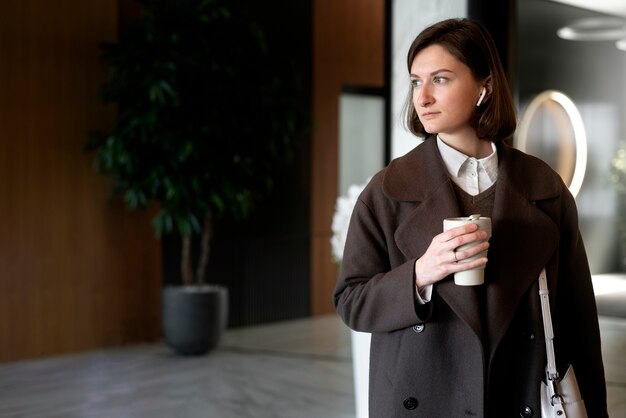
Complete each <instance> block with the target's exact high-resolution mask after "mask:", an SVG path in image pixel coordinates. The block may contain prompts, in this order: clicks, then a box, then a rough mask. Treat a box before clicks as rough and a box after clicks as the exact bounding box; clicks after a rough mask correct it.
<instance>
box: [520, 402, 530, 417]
mask: <svg viewBox="0 0 626 418" xmlns="http://www.w3.org/2000/svg"><path fill="white" fill-rule="evenodd" d="M519 416H520V417H522V418H530V417H532V416H533V410H532V408H531V407H530V406H528V405H526V406H525V407H523V408H522V410H521V411H519Z"/></svg>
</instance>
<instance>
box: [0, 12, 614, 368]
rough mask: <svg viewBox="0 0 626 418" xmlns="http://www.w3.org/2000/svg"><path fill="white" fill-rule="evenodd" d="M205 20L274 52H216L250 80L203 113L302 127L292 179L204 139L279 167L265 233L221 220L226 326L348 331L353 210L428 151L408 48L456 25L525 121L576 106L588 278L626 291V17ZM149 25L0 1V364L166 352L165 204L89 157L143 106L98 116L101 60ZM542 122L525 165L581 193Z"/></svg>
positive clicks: (260, 155)
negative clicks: (483, 31)
mask: <svg viewBox="0 0 626 418" xmlns="http://www.w3.org/2000/svg"><path fill="white" fill-rule="evenodd" d="M147 3H150V2H147ZM153 3H159V1H157V2H153ZM161 3H163V1H161ZM164 3H167V2H164ZM171 3H172V2H170V4H171ZM174 3H176V2H174ZM179 3H180V5H181V7H183V6H184V7H199V6H198V5H199V4H202V3H203V2H202V1H200V0H197V1H194V0H185V1H181V2H179ZM205 3H206V2H205ZM208 3H210V4H213V3H215V4H216V5H221V6H220V7H224V8H225V9H228V10H230V12H229V13H232V15H233V16H235V15H237V16H243V18H245V19H244V20H245V22H247V23H246V24H252V25H253V28H254V31H256V32H255V33H256V34H257V35H258V34H260V35H259V36H261V37H262V40H263V48H262V49H263V51H264V55H263V58H258V59H255V60H251V59H250V49H249V48H248V45H247V44H246V43H245V42H244V41H241V39H239V38H232V39H230V38H220V39H219V42H218V43H219V44H220V45H221V48H225V49H231V50H232V51H234V52H233V53H231V54H230V55H229V58H228V59H229V60H232V61H231V62H230V63H231V64H232V67H233V68H235V70H233V71H235V73H233V74H237V77H236V78H235V80H236V82H233V83H232V84H228V85H229V86H232V93H231V94H228V93H226V94H224V95H222V96H213V95H211V94H204V96H201V97H204V98H205V100H200V102H202V105H201V106H202V108H203V109H204V110H205V111H210V110H211V109H218V108H229V109H233V110H232V112H235V113H236V115H237V117H236V118H233V120H234V121H237V120H239V121H240V122H241V124H242V125H245V124H252V123H254V124H255V125H256V126H260V125H261V124H262V122H260V121H259V120H256V119H254V122H252V119H251V116H250V115H251V114H254V113H255V112H260V111H261V109H264V108H265V107H267V106H270V105H267V104H266V103H270V102H271V103H274V104H276V103H277V102H280V105H277V106H276V107H275V108H274V107H272V108H271V109H272V112H274V113H273V115H274V116H275V118H274V116H271V115H270V116H264V117H263V119H262V120H265V121H272V120H275V121H286V122H281V123H287V124H289V128H290V129H289V130H288V132H286V133H285V132H281V134H280V135H282V136H281V137H280V141H279V143H280V144H282V145H281V146H285V150H284V151H285V153H284V154H280V155H283V156H284V158H283V159H282V160H281V159H280V158H279V159H277V160H276V162H275V161H274V160H271V161H270V160H266V158H267V155H268V154H265V152H266V151H267V150H260V148H259V149H257V148H254V147H253V146H252V145H251V144H254V143H255V141H254V140H258V141H261V143H265V142H267V140H268V138H267V137H266V136H268V135H273V134H271V133H268V132H270V131H267V130H265V131H262V130H260V129H259V130H257V131H256V132H248V133H247V135H248V136H247V137H245V138H246V139H245V140H243V139H242V140H241V142H238V141H240V140H239V139H238V138H239V137H238V136H234V135H233V136H231V135H229V134H228V131H227V130H226V131H221V132H220V133H219V135H213V136H211V135H208V136H206V137H205V138H204V139H203V141H205V142H202V144H203V145H201V147H202V148H201V149H202V150H203V151H202V152H205V153H206V154H198V155H207V160H206V161H207V164H208V165H210V164H212V162H211V158H213V159H215V158H214V154H219V153H218V150H219V152H222V150H223V148H224V147H225V146H226V145H227V148H228V149H229V150H234V151H233V152H236V153H243V154H245V155H246V158H249V160H250V161H262V162H268V164H264V168H263V170H265V171H263V173H262V176H263V179H266V178H267V179H269V180H268V181H269V182H270V183H271V187H270V188H268V192H267V193H266V194H264V196H263V197H262V198H259V199H258V200H254V204H252V206H251V208H252V209H251V210H250V213H249V216H246V217H244V219H241V217H239V218H238V217H235V216H223V217H220V218H218V219H217V220H215V222H214V228H213V237H212V244H211V255H210V258H209V261H208V267H207V269H206V271H207V279H208V281H209V282H210V283H214V284H219V285H221V286H224V287H226V288H227V289H228V301H229V302H228V308H227V311H228V312H227V313H228V315H227V318H228V319H227V326H226V327H227V329H229V330H231V331H237V330H239V329H244V328H246V327H250V326H253V325H263V324H272V323H275V322H279V321H286V320H295V319H313V318H317V317H327V316H328V315H333V313H334V310H333V307H332V304H331V293H332V290H333V288H334V285H335V281H336V277H337V274H338V264H337V262H336V261H335V260H334V259H333V257H332V255H331V244H330V240H331V238H332V235H333V231H332V230H331V224H332V221H333V215H334V213H335V208H336V202H337V197H338V196H341V195H345V194H346V193H347V192H348V188H349V186H350V185H354V184H356V185H358V184H363V183H365V182H366V181H367V179H368V178H369V177H370V176H371V175H372V174H374V173H375V172H376V171H377V170H379V169H380V168H382V167H383V166H384V165H385V164H386V163H387V162H388V161H389V160H390V159H391V158H394V157H396V156H399V155H402V154H403V153H405V152H406V151H408V150H409V149H411V148H412V147H414V146H415V145H417V144H418V142H419V141H418V140H417V139H415V138H412V137H410V135H409V134H408V133H407V132H406V130H404V129H403V128H402V126H401V123H400V120H401V107H402V104H403V103H404V100H405V98H406V91H407V85H408V83H407V76H406V69H405V67H404V66H405V63H404V60H405V56H406V50H407V48H408V45H409V44H410V42H411V41H412V39H413V38H414V37H415V35H416V34H417V33H419V32H420V30H421V29H423V28H424V27H425V26H426V25H428V24H430V23H433V22H435V21H437V20H441V19H443V18H446V17H453V16H471V17H473V18H476V19H478V20H480V21H481V22H482V23H483V24H485V25H486V26H487V27H488V29H489V30H490V31H491V32H492V34H493V35H494V38H495V39H496V41H497V43H498V48H499V50H500V54H501V57H502V60H503V64H504V67H505V70H506V72H507V74H508V76H509V82H510V85H511V87H512V89H513V92H514V96H515V100H516V104H517V106H518V112H519V117H520V119H523V118H524V114H525V111H526V109H527V108H528V106H529V104H530V103H531V102H532V100H533V99H534V98H536V97H537V96H538V95H540V94H541V93H542V92H545V91H551V90H556V91H559V92H561V93H563V94H565V95H566V96H567V97H569V98H570V99H571V101H572V102H573V103H574V104H575V107H576V109H577V111H578V113H579V114H580V117H581V118H582V123H583V126H584V131H585V137H586V151H585V153H586V162H585V163H584V167H582V168H584V170H585V174H584V177H583V180H582V185H581V188H580V192H579V193H578V195H577V203H578V208H579V215H580V225H581V230H582V233H583V237H584V239H585V244H586V247H587V251H588V254H589V261H590V264H591V268H592V272H593V273H594V274H595V275H599V276H602V275H610V276H611V278H613V279H620V280H624V272H625V271H626V232H625V231H626V227H625V225H624V224H626V211H625V210H624V209H625V207H626V187H625V185H624V181H625V179H626V174H625V172H626V161H625V160H626V154H624V153H625V152H626V151H622V152H620V149H622V150H623V149H624V147H626V123H625V122H624V121H625V120H626V3H625V2H624V1H623V0H613V1H611V0H587V1H585V0H569V1H566V0H558V1H557V0H506V1H504V0H503V1H498V2H488V1H486V0H439V1H432V0H421V1H410V0H342V1H332V0H302V1H297V2H291V1H286V0H274V1H271V2H262V3H261V2H254V1H241V2H237V3H238V4H237V7H236V8H235V7H231V5H229V2H211V1H210V0H209V1H208ZM203 7H204V6H203ZM216 7H217V6H216ZM220 10H221V9H220ZM144 15H145V13H144V12H143V11H142V7H141V4H140V3H139V2H137V1H135V0H92V1H89V2H85V1H79V0H62V1H57V2H45V1H39V0H3V1H1V2H0V126H1V127H2V135H1V137H0V190H1V191H2V197H1V198H0V231H1V232H0V363H4V364H9V363H11V362H16V361H24V360H32V359H40V358H48V357H53V356H58V355H62V354H63V355H64V354H71V353H79V352H85V351H89V350H99V349H105V348H113V347H124V346H131V345H134V344H139V343H141V344H144V343H158V342H160V341H162V339H163V332H162V325H161V305H162V303H161V302H162V290H163V288H164V287H165V286H167V285H175V284H179V283H180V282H181V273H180V272H179V271H180V267H179V266H180V264H181V256H180V252H181V241H180V234H176V233H174V234H170V235H163V236H162V237H160V238H157V237H156V236H155V229H154V228H153V223H152V222H153V218H154V216H155V215H157V214H159V213H160V210H161V209H162V208H163V205H162V204H161V203H160V202H159V201H158V200H156V201H155V200H154V199H152V200H151V199H150V198H149V196H148V199H147V201H146V208H145V209H138V210H129V205H128V203H129V201H128V195H126V196H125V195H124V194H122V195H120V194H116V193H113V191H114V186H116V184H115V182H114V180H113V178H114V176H112V175H106V173H99V172H98V171H97V170H96V169H95V168H94V164H95V163H96V159H97V152H96V151H94V150H93V149H86V148H87V147H86V145H87V143H88V137H89V135H90V133H91V132H101V133H104V135H105V138H106V135H108V134H110V133H111V132H112V131H113V130H114V129H115V128H116V126H118V125H117V123H118V122H119V121H120V120H121V115H122V114H123V111H124V109H125V107H124V106H127V107H128V106H129V105H128V103H129V102H128V100H129V99H128V97H126V98H125V99H124V100H122V101H118V102H115V101H113V102H112V103H107V102H104V101H103V100H102V96H101V89H102V86H103V84H104V83H105V82H106V81H107V80H108V77H109V76H110V73H109V70H110V62H107V61H106V60H104V59H103V56H102V52H103V50H102V48H101V45H102V44H104V43H108V44H115V43H116V42H118V41H120V40H122V39H123V37H124V35H125V34H126V33H128V32H129V31H130V30H131V29H132V28H133V27H134V25H135V23H136V22H138V21H140V19H141V18H142V16H144ZM243 18H242V19H243ZM233 22H236V21H235V20H233ZM229 24H230V23H228V22H227V23H226V25H229ZM234 24H235V23H232V25H234ZM236 28H238V27H237V26H234V27H230V29H229V30H231V31H232V30H233V29H236ZM241 30H244V29H243V27H242V28H241ZM246 30H249V27H247V29H246ZM225 33H228V32H225ZM231 33H232V32H231ZM242 42H244V43H242ZM232 51H231V52H232ZM208 54H209V55H210V52H208ZM216 82H217V83H218V84H219V83H220V82H221V81H220V80H219V79H217V81H216ZM231 82H232V80H231ZM272 83H274V84H272ZM259 84H263V85H264V86H266V88H265V90H263V92H262V93H259V91H258V90H255V89H254V88H255V85H259ZM166 90H167V89H166ZM260 94H263V95H264V96H263V97H261V96H260ZM216 97H219V100H216ZM230 100H232V102H230ZM198 103H199V102H196V105H197V106H200V105H199V104H198ZM127 107H126V108H127ZM294 114H295V115H296V116H294ZM533 117H534V119H533V122H532V123H531V129H530V130H529V131H528V132H527V134H526V137H525V138H524V144H525V145H524V146H525V149H526V150H527V151H528V152H530V153H533V154H536V155H538V156H540V157H541V158H543V159H545V160H546V161H548V162H549V163H550V164H552V165H553V166H554V167H555V169H559V170H560V171H559V172H562V173H563V175H564V177H565V178H567V177H568V176H569V178H571V176H572V173H573V171H574V169H575V165H576V161H580V158H578V159H577V156H578V157H580V155H581V152H583V150H582V148H580V146H579V145H578V146H577V143H576V141H575V137H576V135H577V134H578V133H579V132H576V129H577V128H576V126H573V125H572V124H571V123H569V122H570V121H571V117H570V116H569V113H567V109H565V110H564V108H563V107H562V106H561V107H559V106H558V104H557V105H556V107H555V105H554V103H552V104H550V103H546V104H544V105H543V107H540V110H538V111H537V112H536V114H535V115H534V116H533ZM568 118H569V119H568ZM260 120H261V119H260ZM181 123H185V122H181ZM231 124H232V125H231V126H232V127H233V129H235V127H236V125H237V123H236V122H232V121H231ZM274 128H275V127H274ZM252 131H254V130H252ZM255 135H256V136H255ZM242 138H243V137H242ZM251 139H253V140H251ZM269 139H274V138H269ZM246 141H247V142H246ZM516 141H519V139H516ZM270 142H271V141H270ZM218 144H219V145H218ZM225 144H226V145H225ZM272 147H273V146H272ZM199 149H200V148H199ZM272 149H273V148H272ZM250 150H252V151H250ZM141 152H144V153H146V156H148V157H150V158H152V157H151V155H152V154H150V152H151V151H150V149H149V148H145V149H143V150H142V151H141ZM219 155H221V154H219ZM273 155H274V154H273ZM283 163H284V164H283ZM200 165H202V164H200ZM237 167H238V166H237ZM237 167H235V168H233V170H235V171H233V172H235V173H236V172H237V171H236V169H237ZM580 168H581V167H580V166H579V167H578V169H580ZM241 170H243V171H245V170H248V168H246V167H243V166H242V168H241ZM251 170H252V169H251ZM268 173H271V174H268ZM255 176H257V178H258V176H260V175H259V174H258V172H256V171H252V177H255ZM266 183H267V182H266ZM248 189H250V187H248ZM252 192H254V190H252ZM237 196H239V195H237ZM211 199H213V200H211ZM207 201H210V202H213V203H211V204H217V203H219V202H217V203H216V200H215V198H214V197H210V198H209V199H208V200H207ZM207 204H209V203H207ZM217 206H219V204H218V205H217ZM192 224H193V222H192ZM192 226H193V225H192ZM193 237H194V238H193V240H194V242H195V243H197V242H198V241H199V240H200V235H199V234H198V233H194V234H193ZM198 257H199V256H198V255H197V253H194V259H197V258H198ZM0 373H1V372H0Z"/></svg>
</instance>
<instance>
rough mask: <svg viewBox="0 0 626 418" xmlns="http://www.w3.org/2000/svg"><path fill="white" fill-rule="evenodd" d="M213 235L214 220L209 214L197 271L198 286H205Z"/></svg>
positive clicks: (205, 222)
mask: <svg viewBox="0 0 626 418" xmlns="http://www.w3.org/2000/svg"><path fill="white" fill-rule="evenodd" d="M212 235H213V220H212V217H211V212H207V214H206V216H205V217H204V225H203V228H202V241H200V261H198V269H197V270H196V280H197V281H198V284H204V276H205V274H206V268H207V265H208V264H209V253H210V252H211V237H212Z"/></svg>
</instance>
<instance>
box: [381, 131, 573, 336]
mask: <svg viewBox="0 0 626 418" xmlns="http://www.w3.org/2000/svg"><path fill="white" fill-rule="evenodd" d="M498 159H499V167H498V180H497V182H496V192H495V202H494V208H493V213H492V229H493V235H492V238H491V240H490V243H491V246H490V249H489V254H488V257H489V263H488V264H487V270H486V275H487V279H488V280H487V282H486V284H485V286H486V294H487V296H486V300H487V314H488V315H489V317H490V321H488V323H489V324H490V328H489V329H488V330H486V332H487V333H488V334H489V341H491V343H492V345H491V346H492V347H495V346H496V345H497V342H499V341H500V339H501V338H502V336H503V335H504V332H505V331H506V329H507V328H508V326H509V324H510V322H511V321H512V318H513V316H514V314H515V309H516V307H517V306H518V304H519V302H520V300H521V299H522V297H523V296H524V294H525V293H526V292H527V291H528V289H529V288H530V287H531V286H532V285H533V283H534V282H535V281H536V280H537V278H538V275H539V272H540V271H541V269H542V268H543V267H544V266H545V265H546V264H547V262H548V260H549V259H550V257H551V256H552V255H553V253H554V252H555V250H556V247H557V244H558V239H559V236H558V227H557V225H556V223H555V222H554V221H553V220H552V219H550V217H548V216H547V215H546V214H545V213H544V212H543V211H542V210H541V209H539V208H538V207H537V206H536V204H535V203H536V202H537V201H541V200H544V199H552V198H556V197H558V196H559V194H560V193H561V191H562V187H563V186H562V183H559V182H558V181H557V179H556V176H554V174H553V172H552V171H550V169H549V167H548V166H547V165H546V164H544V163H543V162H541V161H539V160H538V159H536V158H534V157H530V156H527V155H525V154H523V153H521V152H520V151H517V150H515V149H513V148H511V147H509V146H507V145H505V144H502V143H500V144H498ZM383 191H384V193H385V194H386V195H387V197H388V198H390V199H393V200H397V201H404V202H415V209H414V210H413V211H412V212H411V213H410V215H409V216H408V217H406V218H405V219H403V220H401V223H400V224H399V226H398V228H397V230H396V232H395V240H396V244H397V245H398V248H399V249H400V250H401V251H402V252H403V253H404V255H405V256H406V257H407V259H415V258H418V257H420V256H421V255H422V254H424V252H425V251H426V249H427V248H428V246H429V245H430V243H431V241H432V239H433V237H434V236H435V235H437V234H439V233H440V232H441V231H442V223H443V219H444V218H447V217H457V216H465V215H466V214H463V213H461V210H460V208H459V205H458V203H457V199H456V196H455V193H454V189H453V185H452V180H451V179H450V177H449V176H448V174H447V172H446V169H445V166H444V163H443V160H442V159H441V156H440V155H439V152H438V150H437V145H436V140H435V138H434V137H431V138H428V139H426V141H425V142H424V143H422V144H421V145H419V146H418V147H416V148H415V149H414V150H412V151H411V152H409V153H408V154H406V155H405V156H404V157H401V158H398V159H396V160H394V161H392V162H391V163H390V165H389V167H388V170H387V171H386V173H385V177H384V179H383ZM416 231H419V233H416ZM435 291H436V292H437V293H438V294H439V295H440V296H441V298H442V299H444V300H445V302H446V303H447V304H448V305H449V306H450V307H451V308H452V309H453V310H454V311H455V312H456V314H457V315H458V316H460V317H461V318H462V319H463V320H464V321H465V322H466V323H467V324H468V325H469V326H470V327H471V328H472V329H473V330H474V331H475V332H476V334H477V335H478V336H480V335H481V330H480V318H479V314H478V309H476V307H475V306H471V304H469V303H467V296H466V295H467V292H464V290H463V289H462V288H460V287H459V286H456V285H454V283H453V281H452V279H451V278H447V279H444V280H443V281H441V282H439V283H438V284H437V285H436V286H435ZM502 301H507V303H502Z"/></svg>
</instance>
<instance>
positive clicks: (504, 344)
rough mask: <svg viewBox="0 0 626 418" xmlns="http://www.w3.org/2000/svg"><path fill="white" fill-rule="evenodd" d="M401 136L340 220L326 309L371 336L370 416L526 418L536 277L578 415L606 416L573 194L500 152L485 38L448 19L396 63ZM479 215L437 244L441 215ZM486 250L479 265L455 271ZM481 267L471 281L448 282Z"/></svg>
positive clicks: (493, 64)
mask: <svg viewBox="0 0 626 418" xmlns="http://www.w3.org/2000/svg"><path fill="white" fill-rule="evenodd" d="M407 64H408V69H409V73H410V80H411V82H410V96H409V101H408V106H407V115H406V116H407V124H408V128H409V129H410V130H411V131H412V132H413V133H414V134H415V135H417V136H419V137H425V140H424V142H423V143H421V144H420V145H419V146H417V147H416V148H415V149H414V150H412V151H411V152H409V153H408V154H407V155H405V156H403V157H400V158H398V159H395V160H393V161H392V162H391V163H390V164H389V165H388V166H387V167H386V168H385V169H383V170H382V171H381V172H379V173H378V174H377V175H375V176H374V177H373V178H372V180H371V181H370V183H369V184H368V185H367V187H366V188H365V190H364V191H363V193H362V194H361V196H360V198H359V200H358V202H357V204H356V206H355V208H354V212H353V215H352V219H351V222H350V228H349V232H348V239H347V243H346V247H345V251H344V256H343V262H342V271H341V276H340V279H339V282H338V284H337V287H336V289H335V292H334V303H335V306H336V308H337V312H338V313H339V314H340V316H341V317H342V318H343V320H344V321H345V323H346V324H347V325H348V326H349V327H350V328H352V329H354V330H357V331H364V332H371V333H372V340H371V353H370V363H371V366H370V391H369V393H370V405H369V408H370V417H371V418H388V417H404V416H407V417H409V416H420V417H460V416H476V417H519V416H522V417H539V416H540V415H541V408H540V381H541V379H544V380H545V366H546V353H545V343H544V332H543V322H542V316H541V307H540V301H539V294H538V291H539V287H538V276H539V273H540V271H541V270H542V268H544V267H545V268H546V271H547V274H548V284H549V288H550V292H551V293H550V298H551V303H552V312H553V318H552V319H553V323H554V329H555V347H556V357H557V361H558V362H559V363H563V364H566V363H570V364H573V366H574V369H575V371H576V376H577V377H578V382H579V386H580V390H581V393H582V396H583V399H584V400H585V404H586V407H587V411H588V412H589V416H590V417H606V416H607V408H606V387H605V381H604V370H603V365H602V359H601V351H600V335H599V329H598V319H597V311H596V305H595V299H594V294H593V288H592V284H591V277H590V272H589V267H588V263H587V258H586V254H585V249H584V246H583V243H582V240H581V236H580V233H579V230H578V215H577V210H576V205H575V202H574V199H573V197H572V195H571V194H570V193H569V191H568V189H567V187H566V186H565V185H564V183H563V181H562V180H561V178H560V177H559V176H558V175H557V174H556V173H555V172H554V171H553V170H552V169H550V168H549V167H548V166H547V165H546V164H544V163H543V162H542V161H540V160H539V159H537V158H534V157H531V156H528V155H526V154H523V153H522V152H520V151H517V150H515V149H513V148H511V147H510V146H508V145H507V144H506V143H505V140H507V139H510V137H511V136H512V134H513V132H514V129H515V111H514V106H513V103H512V99H511V94H510V91H509V89H508V86H507V83H506V78H505V76H504V72H503V70H502V66H501V64H500V60H499V58H498V56H497V52H496V49H495V46H494V42H493V39H492V38H491V36H490V35H489V34H488V32H487V31H486V30H485V29H484V28H483V27H482V26H480V25H479V24H477V23H476V22H473V21H471V20H467V19H451V20H446V21H443V22H440V23H437V24H435V25H433V26H431V27H429V28H427V29H425V30H424V31H423V32H422V33H421V34H419V35H418V36H417V38H416V39H415V40H414V42H413V44H412V45H411V48H410V50H409V54H408V62H407ZM471 213H481V214H482V215H483V216H489V217H491V218H492V228H493V235H492V237H491V239H490V240H489V242H488V243H487V242H483V243H482V244H479V245H476V246H474V247H473V248H472V249H469V250H465V251H456V252H455V249H456V248H457V247H459V246H460V245H462V244H465V243H468V242H473V241H482V240H484V239H485V238H486V235H485V233H484V232H482V231H477V230H476V228H477V227H476V226H475V225H469V226H462V227H458V228H455V229H451V230H449V231H447V232H444V233H442V232H441V231H442V221H443V219H444V218H448V217H457V216H467V215H469V214H471ZM487 248H489V251H488V258H489V260H487V258H485V257H481V258H478V259H477V260H475V261H472V262H469V263H463V264H461V263H457V261H460V260H464V259H467V258H470V257H472V256H474V255H476V254H478V253H479V252H482V251H484V250H486V249H487ZM476 267H485V284H484V285H482V286H472V287H465V286H457V285H455V284H454V282H453V280H452V274H453V273H455V272H458V271H463V270H467V269H471V268H476Z"/></svg>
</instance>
